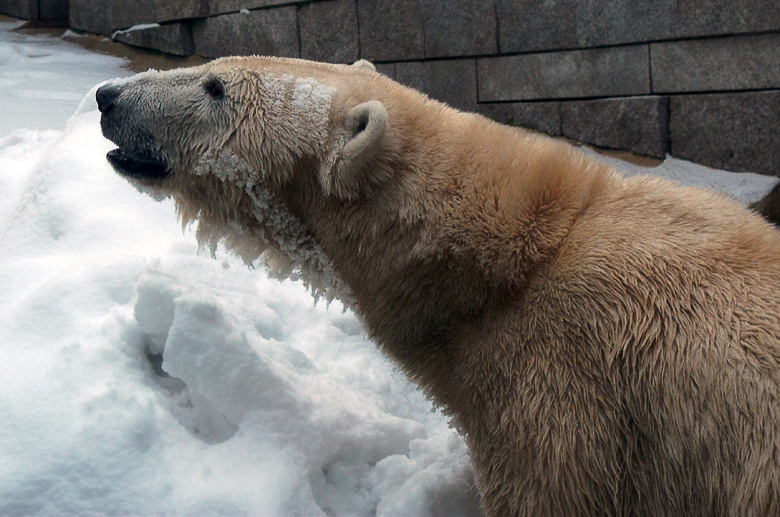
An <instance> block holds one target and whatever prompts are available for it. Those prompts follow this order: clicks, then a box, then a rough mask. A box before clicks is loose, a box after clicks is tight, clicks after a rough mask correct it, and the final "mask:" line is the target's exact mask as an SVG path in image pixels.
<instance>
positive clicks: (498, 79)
mask: <svg viewBox="0 0 780 517" xmlns="http://www.w3.org/2000/svg"><path fill="white" fill-rule="evenodd" d="M477 63H478V77H479V100H480V102H496V101H513V100H515V101H519V100H537V99H566V98H571V99H577V98H588V97H613V96H620V95H642V94H649V93H650V66H649V59H648V47H647V46H646V45H634V46H626V47H613V48H605V49H588V50H575V51H562V52H545V53H538V54H523V55H518V56H500V57H492V58H483V59H479V60H478V61H477Z"/></svg>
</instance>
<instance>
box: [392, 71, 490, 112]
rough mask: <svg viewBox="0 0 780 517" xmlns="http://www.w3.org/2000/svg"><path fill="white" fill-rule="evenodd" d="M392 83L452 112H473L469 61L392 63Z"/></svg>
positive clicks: (474, 95)
mask: <svg viewBox="0 0 780 517" xmlns="http://www.w3.org/2000/svg"><path fill="white" fill-rule="evenodd" d="M395 80H396V81H398V82H399V83H401V84H405V85H407V86H411V87H412V88H416V89H418V90H420V91H422V92H423V93H426V94H428V95H429V96H430V97H433V98H434V99H436V100H439V101H442V102H445V103H447V104H449V105H450V106H452V107H454V108H458V109H461V110H465V111H475V110H476V108H477V85H476V66H475V64H474V60H473V59H457V60H445V61H410V62H405V63H396V64H395Z"/></svg>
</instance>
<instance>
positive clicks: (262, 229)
mask: <svg viewBox="0 0 780 517" xmlns="http://www.w3.org/2000/svg"><path fill="white" fill-rule="evenodd" d="M393 89H397V90H398V91H396V92H395V93H392V94H390V93H389V91H390V90H393ZM399 89H400V90H399ZM399 92H400V93H399ZM399 94H400V95H401V96H403V95H417V96H419V97H422V96H421V95H420V94H419V93H417V92H413V91H412V90H407V89H405V88H403V87H401V86H400V85H398V84H397V83H395V82H393V81H391V80H389V79H387V78H386V77H384V76H382V75H380V74H378V73H376V72H375V71H374V68H373V65H371V64H370V63H367V62H365V61H361V62H358V63H356V64H355V65H352V66H347V65H326V64H322V63H312V62H308V61H303V60H296V59H277V58H257V57H241V58H225V59H220V60H216V61H213V62H211V63H208V64H206V65H203V66H200V67H195V68H188V69H179V70H173V71H167V72H157V71H149V72H146V73H143V74H139V75H136V76H134V77H132V78H130V79H125V80H117V81H113V82H111V83H109V84H106V85H104V86H102V87H101V88H99V89H98V91H97V94H96V100H97V103H98V107H99V109H100V112H101V113H102V118H101V128H102V131H103V134H104V136H105V137H106V138H108V139H109V140H111V141H112V142H114V143H115V144H116V145H117V146H118V147H117V149H114V150H112V151H110V152H109V153H108V155H107V158H108V161H109V162H110V163H111V165H112V166H113V168H114V169H115V170H116V171H117V172H118V173H120V174H121V175H123V176H124V177H126V178H127V179H128V180H130V182H131V183H133V184H134V185H136V186H137V187H139V188H141V189H143V190H145V191H147V192H149V193H151V194H152V195H154V196H157V197H173V198H174V200H175V202H176V205H177V209H178V211H179V214H180V216H181V217H182V219H183V221H184V222H185V223H189V222H192V221H197V222H198V236H199V239H200V240H201V243H202V244H203V243H205V244H208V245H210V246H212V247H213V246H215V245H216V243H217V242H219V241H225V242H226V244H227V245H228V246H229V247H231V248H232V249H234V250H235V251H237V252H238V253H239V254H241V255H243V256H244V257H246V258H247V259H248V260H250V261H251V260H254V258H256V257H258V256H259V255H261V254H262V253H263V252H265V251H269V253H267V254H266V255H270V257H269V256H267V257H266V258H267V259H268V258H270V259H271V262H272V265H275V266H276V267H277V269H278V270H279V272H281V273H282V274H285V275H286V274H289V273H290V272H291V271H299V272H302V274H303V276H304V277H305V276H306V271H307V270H309V272H310V273H311V272H313V271H315V270H316V271H318V272H319V273H322V272H323V271H324V270H326V269H328V267H327V266H326V265H324V262H325V261H324V260H320V259H317V260H313V259H312V258H311V257H315V256H316V257H321V256H322V253H320V251H321V250H317V249H315V248H316V247H317V245H316V243H315V240H314V239H312V235H311V234H312V231H311V228H310V227H308V226H307V225H306V224H302V222H301V221H302V219H305V217H304V216H305V214H304V213H303V212H306V211H307V210H309V209H311V208H312V207H315V206H318V205H321V204H322V203H336V204H340V205H344V204H349V203H356V202H360V200H361V199H365V198H366V197H370V196H371V195H372V194H373V193H374V192H375V191H376V190H377V189H378V188H379V187H380V186H381V185H382V184H383V183H384V182H385V181H386V180H387V178H389V177H391V176H392V175H393V174H395V173H397V172H398V170H399V155H400V152H399V149H400V148H401V147H402V146H403V144H402V142H401V141H400V140H399V138H398V136H397V135H398V132H397V131H395V130H394V129H393V128H392V127H391V124H390V122H389V120H390V116H389V114H388V111H389V110H392V109H394V108H393V105H394V104H395V101H397V99H398V96H399ZM403 104H404V103H400V105H402V106H403ZM310 276H311V275H310ZM326 276H327V275H326ZM309 281H310V282H311V283H313V284H315V286H316V287H318V288H322V287H323V286H317V285H316V284H317V283H318V282H320V283H322V281H321V280H317V281H314V280H313V279H312V278H309ZM324 283H326V284H327V283H328V281H325V282H324ZM331 283H332V282H331Z"/></svg>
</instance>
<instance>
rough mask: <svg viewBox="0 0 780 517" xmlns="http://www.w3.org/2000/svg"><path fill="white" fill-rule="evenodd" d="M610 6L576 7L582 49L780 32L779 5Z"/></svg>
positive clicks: (664, 2) (659, 0) (672, 2)
mask: <svg viewBox="0 0 780 517" xmlns="http://www.w3.org/2000/svg"><path fill="white" fill-rule="evenodd" d="M605 5H606V4H605V3H604V1H603V0H581V1H579V2H578V3H577V7H576V19H577V26H576V34H577V45H578V46H583V47H589V46H597V45H614V44H621V43H638V42H645V41H658V40H664V39H676V38H686V37H699V36H714V35H726V34H739V33H746V32H760V31H769V30H778V29H780V2H777V1H776V0H744V1H740V2H734V1H732V0H687V1H684V2H681V1H678V0H614V1H612V2H609V6H608V7H605ZM551 48H552V47H551Z"/></svg>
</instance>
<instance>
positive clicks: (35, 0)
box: [0, 0, 70, 20]
mask: <svg viewBox="0 0 780 517" xmlns="http://www.w3.org/2000/svg"><path fill="white" fill-rule="evenodd" d="M69 10H70V5H69V0H0V13H2V14H7V15H10V16H15V17H17V18H23V19H25V20H67V19H68V12H69Z"/></svg>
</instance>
